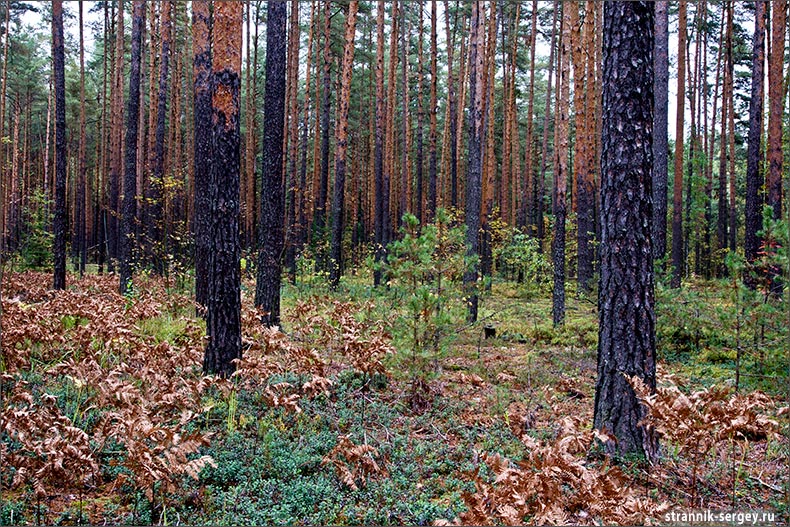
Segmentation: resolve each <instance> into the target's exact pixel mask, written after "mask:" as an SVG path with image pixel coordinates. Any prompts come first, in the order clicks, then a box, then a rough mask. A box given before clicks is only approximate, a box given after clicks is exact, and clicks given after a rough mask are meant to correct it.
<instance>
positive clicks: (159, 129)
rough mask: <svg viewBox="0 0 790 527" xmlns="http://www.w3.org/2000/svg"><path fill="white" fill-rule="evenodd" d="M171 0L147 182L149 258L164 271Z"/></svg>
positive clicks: (166, 7) (165, 13)
mask: <svg viewBox="0 0 790 527" xmlns="http://www.w3.org/2000/svg"><path fill="white" fill-rule="evenodd" d="M171 9H172V5H171V2H170V1H166V2H163V3H162V13H161V25H160V33H161V35H162V47H161V55H160V56H161V58H160V62H159V85H158V86H159V89H158V93H157V99H156V100H157V108H156V135H155V143H154V163H153V170H152V172H151V179H150V181H149V185H148V190H149V194H148V200H147V201H148V203H149V219H148V221H149V230H148V253H149V254H148V257H149V260H150V261H151V262H152V263H153V268H154V271H155V272H157V273H160V274H164V271H165V254H164V245H165V240H164V238H163V227H164V221H165V218H164V200H165V194H164V178H165V122H166V119H167V95H168V75H169V71H170V70H169V66H170V40H171V36H170V33H171V28H170V25H171V23H170V12H171Z"/></svg>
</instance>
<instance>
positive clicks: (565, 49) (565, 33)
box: [551, 2, 579, 326]
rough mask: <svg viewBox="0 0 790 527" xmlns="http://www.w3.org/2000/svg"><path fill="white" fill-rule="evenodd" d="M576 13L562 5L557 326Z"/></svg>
mask: <svg viewBox="0 0 790 527" xmlns="http://www.w3.org/2000/svg"><path fill="white" fill-rule="evenodd" d="M573 9H575V10H576V18H578V13H579V11H578V10H579V5H578V3H576V2H563V3H562V37H561V42H560V46H561V52H560V68H559V71H558V74H559V83H560V92H559V94H558V95H559V99H558V100H557V103H558V104H557V117H558V122H557V136H558V139H559V141H558V143H557V148H555V155H556V156H557V170H556V171H555V173H554V239H553V240H552V245H551V259H552V262H553V267H554V289H553V292H552V295H551V300H552V318H553V320H554V325H555V326H558V325H561V324H563V323H564V322H565V217H566V214H567V212H566V199H565V194H566V189H567V184H568V149H569V148H568V121H569V116H568V113H569V112H568V110H569V107H570V88H571V87H570V81H571V79H570V76H571V65H570V63H571V46H572V44H573V42H572V40H571V38H572V37H571V31H572V29H573V17H572V15H571V10H573Z"/></svg>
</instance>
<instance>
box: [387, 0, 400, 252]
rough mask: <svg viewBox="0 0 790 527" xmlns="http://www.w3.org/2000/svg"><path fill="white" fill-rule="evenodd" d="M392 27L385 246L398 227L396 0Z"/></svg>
mask: <svg viewBox="0 0 790 527" xmlns="http://www.w3.org/2000/svg"><path fill="white" fill-rule="evenodd" d="M391 19H392V27H391V29H390V62H389V75H388V77H387V83H388V84H387V117H386V121H385V122H386V124H387V135H386V137H387V139H386V154H385V155H386V161H385V163H386V164H385V167H384V171H385V172H384V174H385V175H384V184H385V185H386V187H385V190H386V193H387V198H386V199H387V218H386V221H385V222H384V243H385V245H386V244H387V243H389V242H390V241H391V240H392V226H393V225H397V217H396V218H395V221H393V218H392V214H393V212H394V213H395V214H397V210H398V207H397V201H395V196H393V195H392V194H393V193H392V184H391V183H392V180H393V178H394V176H395V107H396V106H397V105H396V101H395V93H396V90H395V88H396V86H397V80H396V78H395V74H396V72H397V68H398V53H397V47H398V32H399V29H398V28H399V27H400V26H399V20H400V15H399V2H398V0H395V1H393V2H392V16H391Z"/></svg>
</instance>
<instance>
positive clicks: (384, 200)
mask: <svg viewBox="0 0 790 527" xmlns="http://www.w3.org/2000/svg"><path fill="white" fill-rule="evenodd" d="M385 111H386V106H385V101H384V0H378V7H377V11H376V131H375V143H374V146H373V149H374V150H373V170H374V178H375V187H376V190H375V195H376V204H375V207H374V208H373V215H374V218H373V226H374V243H375V246H376V262H377V263H379V264H380V263H381V262H382V261H383V260H384V258H385V255H386V243H387V242H386V239H385V237H384V226H385V224H386V222H387V221H388V218H389V188H388V187H389V185H385V183H384V178H385V177H386V175H385V173H384V114H385ZM385 189H386V192H385ZM380 283H381V270H380V268H379V267H378V266H376V267H375V270H374V271H373V285H374V286H378V285H379V284H380Z"/></svg>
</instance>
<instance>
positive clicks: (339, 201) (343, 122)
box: [329, 0, 359, 287]
mask: <svg viewBox="0 0 790 527" xmlns="http://www.w3.org/2000/svg"><path fill="white" fill-rule="evenodd" d="M358 9H359V2H358V1H357V0H351V2H349V4H348V13H347V14H346V36H345V45H344V46H343V64H342V67H341V70H340V97H339V99H338V115H337V126H336V128H335V130H336V131H335V189H334V194H333V196H332V239H331V246H330V267H329V283H330V284H331V286H332V287H337V285H338V283H339V282H340V275H341V274H342V273H343V252H342V247H343V205H344V201H345V185H346V181H345V180H346V151H347V148H348V106H349V102H350V100H351V72H352V67H353V65H354V35H355V33H356V29H357V10H358Z"/></svg>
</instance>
